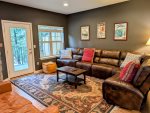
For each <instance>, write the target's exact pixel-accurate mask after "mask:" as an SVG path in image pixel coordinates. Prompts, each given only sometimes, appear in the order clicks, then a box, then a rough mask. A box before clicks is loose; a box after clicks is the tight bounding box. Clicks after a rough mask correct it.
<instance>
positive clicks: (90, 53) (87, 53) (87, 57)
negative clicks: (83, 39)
mask: <svg viewBox="0 0 150 113" xmlns="http://www.w3.org/2000/svg"><path fill="white" fill-rule="evenodd" d="M94 54H95V49H91V48H85V49H84V53H83V57H82V62H91V63H92V62H93V57H94Z"/></svg>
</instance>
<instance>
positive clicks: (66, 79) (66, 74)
mask: <svg viewBox="0 0 150 113" xmlns="http://www.w3.org/2000/svg"><path fill="white" fill-rule="evenodd" d="M66 81H67V82H68V74H66Z"/></svg>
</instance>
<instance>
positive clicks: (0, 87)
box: [0, 82, 12, 94]
mask: <svg viewBox="0 0 150 113" xmlns="http://www.w3.org/2000/svg"><path fill="white" fill-rule="evenodd" d="M11 90H12V87H11V83H10V82H2V83H0V94H2V93H6V92H9V91H11Z"/></svg>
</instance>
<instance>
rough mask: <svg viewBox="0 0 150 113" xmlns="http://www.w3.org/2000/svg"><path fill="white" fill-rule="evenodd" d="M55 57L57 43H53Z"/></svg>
mask: <svg viewBox="0 0 150 113" xmlns="http://www.w3.org/2000/svg"><path fill="white" fill-rule="evenodd" d="M53 55H57V46H56V43H55V42H53Z"/></svg>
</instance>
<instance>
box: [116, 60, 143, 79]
mask: <svg viewBox="0 0 150 113" xmlns="http://www.w3.org/2000/svg"><path fill="white" fill-rule="evenodd" d="M139 68H140V64H137V63H135V62H129V63H128V64H127V65H126V66H125V67H124V68H123V69H122V71H121V72H120V76H119V77H120V80H123V81H125V82H131V81H132V80H133V78H134V77H135V75H136V73H137V71H138V69H139Z"/></svg>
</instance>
